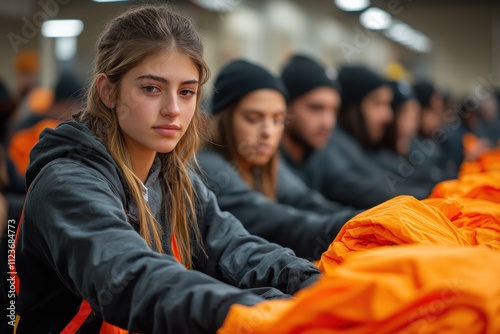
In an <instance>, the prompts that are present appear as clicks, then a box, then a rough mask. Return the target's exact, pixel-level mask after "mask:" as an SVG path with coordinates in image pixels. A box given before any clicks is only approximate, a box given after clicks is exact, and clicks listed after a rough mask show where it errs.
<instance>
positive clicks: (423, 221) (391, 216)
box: [318, 196, 470, 272]
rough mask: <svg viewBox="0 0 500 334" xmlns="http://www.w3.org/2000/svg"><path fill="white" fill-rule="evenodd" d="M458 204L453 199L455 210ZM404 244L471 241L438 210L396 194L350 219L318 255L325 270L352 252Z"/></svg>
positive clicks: (439, 243)
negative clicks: (328, 245)
mask: <svg viewBox="0 0 500 334" xmlns="http://www.w3.org/2000/svg"><path fill="white" fill-rule="evenodd" d="M460 208H461V206H460V205H459V204H458V203H456V208H455V211H457V212H458V211H459V210H460ZM403 244H422V245H450V246H466V245H470V242H468V241H467V240H466V238H465V237H464V236H463V235H462V233H461V232H460V231H459V230H458V228H457V227H456V226H455V225H454V224H453V223H452V222H451V221H450V219H449V217H447V216H446V215H445V214H444V213H443V212H442V211H441V210H438V209H436V208H434V207H431V206H429V205H426V204H425V203H422V202H421V201H419V200H417V199H415V198H414V197H411V196H398V197H395V198H393V199H390V200H388V201H386V202H384V203H382V204H379V205H377V206H376V207H374V208H372V209H369V210H366V211H364V212H362V213H360V214H359V215H357V216H355V217H353V218H352V219H351V220H349V221H348V222H347V223H346V224H345V225H344V226H343V227H342V229H341V230H340V232H339V234H338V235H337V236H336V238H335V239H334V240H333V242H332V243H331V244H330V247H329V248H328V250H326V251H325V252H324V253H323V255H322V256H321V260H320V261H319V264H318V267H319V268H320V269H321V270H322V271H323V272H328V271H330V270H331V269H332V268H334V267H336V266H337V265H338V264H339V263H341V262H342V261H343V260H344V258H345V257H346V256H349V255H350V254H351V253H353V252H357V251H365V250H368V249H371V248H375V247H381V246H394V245H403Z"/></svg>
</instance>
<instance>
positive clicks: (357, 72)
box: [329, 65, 427, 198]
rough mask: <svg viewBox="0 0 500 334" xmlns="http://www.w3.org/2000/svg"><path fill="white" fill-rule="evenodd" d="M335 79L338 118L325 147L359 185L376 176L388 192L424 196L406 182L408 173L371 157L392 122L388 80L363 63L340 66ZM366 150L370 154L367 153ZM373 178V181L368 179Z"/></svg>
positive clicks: (378, 158)
mask: <svg viewBox="0 0 500 334" xmlns="http://www.w3.org/2000/svg"><path fill="white" fill-rule="evenodd" d="M338 80H339V82H340V84H341V86H342V105H341V108H340V112H339V122H338V126H337V128H336V129H335V131H334V133H333V135H332V137H331V140H330V143H329V150H331V152H332V154H333V155H334V156H335V157H336V159H344V160H345V162H346V164H347V165H348V166H349V171H350V173H351V174H352V175H355V177H354V176H353V179H356V180H357V183H358V185H359V187H362V186H363V184H364V183H365V182H366V180H378V182H379V183H380V188H381V189H384V190H385V191H386V192H388V193H389V194H390V197H394V196H397V195H412V196H415V197H416V198H425V197H426V195H427V192H426V191H423V190H422V189H420V188H419V187H415V186H412V185H410V184H409V182H407V177H408V175H406V174H404V173H403V174H401V173H397V174H394V173H391V169H389V168H386V167H387V166H380V165H379V164H377V163H375V162H374V161H378V160H380V159H381V158H380V157H376V156H377V154H383V153H381V152H382V151H381V149H380V148H381V147H382V143H383V140H384V136H385V135H386V133H387V131H388V129H389V127H390V126H391V125H392V124H393V122H394V113H393V111H392V108H391V102H392V101H393V98H394V93H393V90H392V88H391V86H390V84H389V81H388V80H386V79H385V78H383V77H381V76H380V75H378V74H377V73H375V72H373V71H372V70H370V69H368V68H367V67H364V66H357V65H349V66H344V67H342V68H341V69H340V71H339V77H338ZM369 153H370V155H369ZM372 182H375V181H372Z"/></svg>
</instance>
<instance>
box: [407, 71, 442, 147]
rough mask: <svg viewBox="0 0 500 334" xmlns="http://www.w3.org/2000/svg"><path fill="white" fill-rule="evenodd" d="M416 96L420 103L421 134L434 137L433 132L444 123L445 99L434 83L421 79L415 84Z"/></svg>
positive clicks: (425, 136) (424, 136)
mask: <svg viewBox="0 0 500 334" xmlns="http://www.w3.org/2000/svg"><path fill="white" fill-rule="evenodd" d="M413 90H414V91H415V96H416V98H417V100H418V102H419V103H420V108H421V112H420V114H421V121H420V130H419V132H420V135H421V136H422V137H423V138H432V136H433V132H434V131H435V130H436V129H439V128H441V127H443V125H444V112H445V106H444V100H443V97H442V96H441V94H440V93H439V91H438V90H437V89H436V87H435V86H434V84H432V83H431V82H430V81H427V80H420V81H418V82H417V83H415V84H414V85H413Z"/></svg>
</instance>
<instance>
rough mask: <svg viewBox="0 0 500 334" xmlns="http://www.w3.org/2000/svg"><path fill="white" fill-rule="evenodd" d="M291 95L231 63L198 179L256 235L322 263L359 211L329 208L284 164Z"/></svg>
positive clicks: (252, 68) (220, 81)
mask: <svg viewBox="0 0 500 334" xmlns="http://www.w3.org/2000/svg"><path fill="white" fill-rule="evenodd" d="M287 96H288V94H287V92H286V89H285V87H284V86H283V84H282V82H281V80H280V79H278V78H276V77H275V76H273V75H272V74H271V73H269V72H268V71H267V70H266V69H264V68H262V67H261V66H259V65H256V64H254V63H250V62H248V61H245V60H235V61H232V62H230V63H228V64H226V65H225V66H224V67H223V68H222V69H221V71H220V73H219V75H218V76H217V77H216V79H215V84H214V93H213V94H212V98H211V101H210V106H211V107H210V112H211V114H212V115H213V116H212V117H211V119H210V124H209V127H208V136H207V137H208V138H207V142H206V143H205V145H204V147H203V149H202V150H200V151H199V152H198V154H197V161H198V163H199V166H200V173H199V174H200V176H201V178H202V180H203V181H204V182H205V183H206V184H207V186H208V187H209V188H210V189H211V190H212V191H213V192H214V193H215V195H216V197H217V202H218V204H219V206H220V208H221V209H222V210H225V211H229V212H230V213H232V214H233V215H235V216H236V217H237V218H238V219H239V220H240V221H241V222H242V223H243V225H244V226H245V227H246V228H247V230H248V231H249V232H250V233H252V234H255V235H258V236H260V237H263V238H265V239H267V240H269V241H272V242H275V243H278V244H280V245H282V246H285V247H289V248H291V249H292V250H294V252H295V253H296V254H297V255H298V256H302V257H306V258H308V259H311V260H316V259H319V257H320V256H321V253H322V252H323V251H324V250H326V248H327V247H328V245H329V244H330V242H331V241H332V240H333V238H334V237H335V236H336V234H337V233H338V231H339V230H340V228H341V227H342V226H343V224H344V223H345V222H347V221H348V220H349V219H350V218H351V217H353V216H354V215H356V214H357V213H358V211H357V210H353V209H351V208H344V207H343V206H341V205H338V204H335V203H332V202H330V201H328V200H327V199H325V198H324V197H323V196H322V195H321V194H319V193H318V192H316V191H313V190H311V189H309V188H308V187H307V186H306V185H305V184H304V183H303V182H302V181H301V180H300V179H299V178H298V177H296V176H295V175H294V174H293V173H292V172H291V171H290V170H289V169H287V168H286V166H285V165H283V164H281V163H279V161H278V154H277V149H278V144H279V141H280V139H281V135H282V133H283V127H284V119H285V112H286V97H287ZM317 240H326V242H324V243H322V244H321V245H320V246H318V243H317Z"/></svg>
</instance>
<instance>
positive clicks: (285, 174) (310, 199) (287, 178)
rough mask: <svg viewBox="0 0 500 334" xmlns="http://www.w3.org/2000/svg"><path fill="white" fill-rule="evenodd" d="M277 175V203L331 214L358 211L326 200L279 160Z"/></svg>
mask: <svg viewBox="0 0 500 334" xmlns="http://www.w3.org/2000/svg"><path fill="white" fill-rule="evenodd" d="M277 176H278V182H277V192H276V196H277V200H278V202H279V203H282V204H287V205H290V206H292V207H294V208H295V209H299V210H306V211H312V212H315V213H320V214H332V213H335V212H339V211H342V210H352V215H353V216H354V215H355V214H357V213H358V211H355V210H354V209H353V208H351V207H348V206H344V205H342V204H339V203H336V202H332V201H329V200H327V199H326V198H325V197H324V196H323V195H321V194H320V193H319V192H317V191H316V190H313V189H310V188H309V187H307V186H306V184H305V183H304V182H303V181H302V180H301V179H299V178H298V177H297V176H296V175H295V174H294V173H293V172H292V171H291V170H290V168H289V167H288V166H287V164H286V163H284V162H280V164H279V167H278V175H277Z"/></svg>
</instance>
